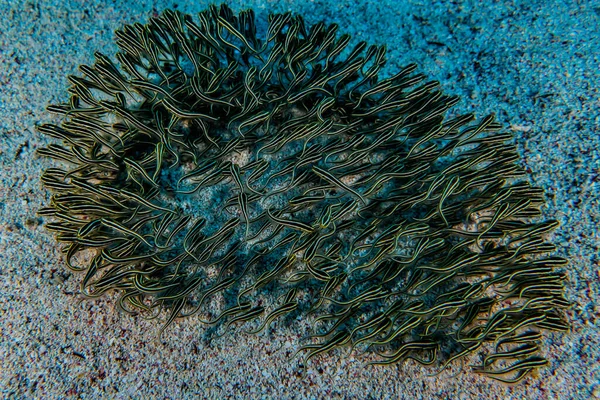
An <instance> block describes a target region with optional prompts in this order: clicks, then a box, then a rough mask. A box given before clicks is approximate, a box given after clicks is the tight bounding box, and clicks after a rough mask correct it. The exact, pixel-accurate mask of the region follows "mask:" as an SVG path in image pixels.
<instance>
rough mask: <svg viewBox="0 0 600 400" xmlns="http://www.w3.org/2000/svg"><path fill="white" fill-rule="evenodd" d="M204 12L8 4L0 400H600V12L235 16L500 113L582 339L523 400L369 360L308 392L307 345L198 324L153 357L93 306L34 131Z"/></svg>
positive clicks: (334, 372) (278, 333)
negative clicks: (278, 25)
mask: <svg viewBox="0 0 600 400" xmlns="http://www.w3.org/2000/svg"><path fill="white" fill-rule="evenodd" d="M176 4H178V9H179V10H180V11H182V12H186V13H192V14H195V13H197V12H198V11H201V10H203V9H205V8H206V7H207V6H208V4H210V3H208V2H206V1H194V2H191V1H190V2H185V1H181V2H179V3H176V2H172V1H163V2H159V1H154V2H153V1H145V0H141V1H135V2H134V1H118V2H116V1H115V2H112V1H64V2H63V1H58V0H55V1H7V0H0V15H1V16H2V18H0V90H1V96H0V135H1V137H2V140H1V145H0V163H1V165H2V169H1V179H0V277H1V279H0V282H1V285H2V286H1V288H0V318H1V319H0V360H2V361H1V362H0V395H1V396H2V397H3V398H43V399H50V398H186V397H201V398H202V397H204V398H218V399H222V398H277V399H279V398H315V399H316V398H394V399H396V398H406V399H438V398H443V399H471V398H486V399H488V398H491V399H494V398H499V399H523V398H527V399H538V398H540V399H546V398H549V399H555V398H557V399H571V398H585V399H589V398H600V333H599V329H598V328H599V324H600V305H599V304H598V296H599V293H600V272H599V271H600V270H599V268H598V267H599V265H598V264H599V251H598V247H599V244H600V240H599V234H598V229H599V227H600V221H599V210H600V204H599V198H600V184H599V182H600V155H599V152H600V150H599V149H600V131H599V124H600V111H599V110H600V94H599V92H598V88H599V87H600V68H599V65H600V59H599V56H598V54H600V39H599V36H600V35H599V32H600V7H599V6H598V4H597V2H594V1H543V0H534V1H529V2H511V1H495V2H490V4H489V5H486V6H481V5H480V2H477V1H454V2H429V1H424V0H423V1H418V0H411V1H407V2H400V1H396V0H383V1H362V0H360V1H348V0H342V1H331V2H327V1H289V0H288V1H264V0H263V1H260V0H256V1H247V2H244V1H230V2H227V4H228V5H229V6H230V7H232V8H233V9H234V11H236V12H237V11H240V10H242V9H245V8H253V9H255V11H256V14H257V19H261V18H262V19H266V16H267V15H268V13H275V12H285V11H292V12H294V13H299V14H301V15H303V16H304V17H305V19H306V21H307V23H309V24H314V23H316V22H319V21H321V20H323V21H325V22H326V23H327V24H329V23H337V24H339V25H340V27H341V28H340V31H341V32H346V33H350V34H351V35H352V36H353V37H354V38H355V40H366V41H367V42H369V43H373V44H386V45H387V48H388V60H389V61H388V64H387V68H388V69H389V70H390V71H395V70H397V69H398V68H400V66H403V65H406V64H409V63H412V62H416V63H417V64H419V72H424V73H425V74H426V75H428V77H429V78H430V79H436V80H439V81H440V82H441V86H442V89H443V90H444V92H446V93H450V94H456V95H459V96H460V97H461V98H462V100H461V102H460V103H459V104H458V106H457V109H458V111H462V112H474V113H476V115H477V116H480V117H481V116H484V115H486V114H488V113H491V112H494V113H496V116H497V118H498V120H499V121H500V122H501V123H502V124H504V126H505V127H506V128H507V129H508V130H511V131H512V132H513V133H514V135H515V143H516V144H517V147H518V150H519V154H520V156H521V159H522V165H523V166H524V168H526V170H527V171H528V172H529V173H530V180H531V182H532V183H533V184H535V185H536V186H539V187H542V188H543V189H544V190H545V192H546V194H547V207H545V208H544V214H545V215H546V217H547V218H555V219H557V220H559V221H560V222H561V227H560V228H558V229H557V230H556V231H555V232H554V234H553V237H552V238H551V241H552V242H553V243H555V244H556V245H557V247H558V251H557V255H559V256H562V257H566V258H568V259H569V260H570V265H569V266H568V268H567V274H568V277H569V281H568V283H567V285H566V293H567V298H568V299H569V300H570V301H572V302H573V308H572V309H571V310H569V312H568V315H569V319H570V321H571V323H572V331H571V332H569V333H566V334H557V333H549V334H545V336H544V342H543V347H544V349H545V355H546V356H547V358H548V359H549V361H550V366H549V367H548V368H545V369H542V370H541V371H540V373H539V374H538V375H537V376H532V377H529V378H528V379H526V380H525V381H523V382H521V383H520V384H518V385H515V386H507V385H503V384H500V383H498V382H495V381H492V380H489V379H486V378H484V377H480V376H477V375H475V374H472V373H469V372H468V367H467V366H466V364H468V363H465V368H461V366H460V364H457V365H454V366H453V367H451V368H449V369H448V370H447V371H445V372H443V373H442V374H440V375H438V376H429V375H430V374H431V373H432V372H433V370H432V369H428V368H424V367H421V366H418V365H415V364H414V363H406V364H401V365H397V366H392V367H380V368H376V367H368V368H365V366H364V364H365V360H364V358H363V357H360V356H357V355H356V354H352V355H351V356H348V357H346V356H345V354H340V353H338V354H333V355H331V354H330V355H327V356H319V357H316V358H315V359H314V360H313V361H312V363H311V364H310V368H309V369H308V371H307V373H306V374H305V375H301V374H300V373H299V372H298V368H297V365H296V364H297V363H295V362H294V361H292V362H290V361H289V360H288V356H289V354H291V353H293V352H294V351H295V350H296V348H297V345H298V343H299V340H298V339H299V338H300V337H302V336H304V334H305V332H306V330H307V329H308V328H309V327H310V321H309V320H306V321H299V322H298V324H295V325H294V328H293V329H291V328H287V327H285V326H280V324H277V323H275V326H276V329H275V331H274V333H269V332H263V333H262V334H260V335H256V336H254V335H247V334H244V333H243V332H241V331H240V330H237V331H232V332H230V333H228V334H226V335H224V336H223V337H221V338H219V339H215V340H212V341H210V342H208V341H206V340H205V339H204V337H205V328H204V327H203V326H202V325H201V324H199V323H198V322H197V321H194V319H193V318H191V319H187V320H183V321H177V322H176V324H175V325H174V326H173V327H172V328H171V329H170V330H169V331H168V334H167V335H165V337H164V339H165V340H164V343H157V342H156V341H155V340H154V339H155V333H156V331H157V330H158V327H159V326H160V325H159V324H160V322H161V321H158V322H156V321H154V322H152V321H145V320H143V319H141V318H135V317H131V316H128V315H124V314H122V313H120V312H119V311H118V310H117V307H116V305H115V298H116V297H115V296H114V295H113V296H107V297H104V298H101V299H98V300H84V301H80V300H81V296H80V295H78V294H77V292H78V290H79V286H78V285H79V282H80V280H81V278H82V277H81V276H79V275H73V274H71V273H69V272H68V271H67V269H66V268H65V265H64V260H63V257H62V255H61V253H60V251H59V249H58V247H57V244H56V242H55V240H54V239H53V237H52V235H51V234H50V233H48V232H47V231H46V230H45V229H44V227H43V222H42V220H41V219H40V218H38V217H37V216H36V211H37V209H39V208H40V207H41V206H42V205H43V204H45V203H46V202H47V201H48V198H49V194H48V193H47V192H46V191H45V190H43V189H42V187H41V184H40V181H39V178H40V175H41V173H42V171H43V170H44V169H46V168H48V167H49V165H50V162H49V161H48V160H45V159H41V158H39V157H38V156H37V155H36V154H35V150H36V149H38V148H40V147H43V146H44V145H46V144H47V143H48V139H47V138H46V137H43V136H42V135H41V134H39V133H37V132H36V130H35V126H36V125H37V124H40V123H42V122H51V121H52V118H54V117H52V116H50V115H49V114H48V113H46V111H45V106H46V105H47V104H48V103H58V102H62V101H66V100H67V98H68V97H67V93H66V88H67V86H68V82H67V75H69V74H75V73H77V67H78V66H79V65H80V64H91V63H93V53H94V51H96V50H101V51H102V52H104V53H106V54H109V55H112V54H114V52H115V51H116V47H115V45H114V42H113V39H114V38H113V31H114V30H115V29H117V28H119V27H120V26H122V25H123V24H129V23H133V22H136V21H140V22H145V21H147V20H148V18H149V17H151V16H153V15H156V14H157V13H160V12H161V11H162V10H164V9H166V8H174V7H175V5H176Z"/></svg>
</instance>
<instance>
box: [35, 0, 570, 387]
mask: <svg viewBox="0 0 600 400" xmlns="http://www.w3.org/2000/svg"><path fill="white" fill-rule="evenodd" d="M116 37H117V45H118V47H119V52H118V53H117V55H116V62H114V61H112V60H111V59H109V58H108V57H107V56H105V55H103V54H101V53H96V55H95V56H96V61H95V63H94V65H92V66H87V65H83V66H81V67H80V71H81V76H70V77H69V82H70V83H71V86H70V88H69V94H70V99H69V101H68V102H67V103H64V104H59V105H53V106H50V107H48V109H49V110H50V111H51V112H54V113H57V114H60V115H61V117H62V121H61V122H60V124H57V125H55V124H45V125H41V126H40V127H39V131H40V132H43V133H44V134H47V135H49V136H50V137H52V138H55V139H58V142H59V144H50V145H49V146H48V147H46V148H44V149H42V150H40V151H39V153H40V154H41V155H43V156H47V157H51V158H53V159H55V160H58V161H60V162H61V163H60V167H55V168H49V169H48V170H46V171H45V173H44V174H43V177H42V181H43V184H44V185H45V186H46V187H47V188H49V189H50V190H52V192H53V195H52V198H51V201H50V204H49V206H48V207H45V208H43V209H41V210H40V214H41V215H43V216H47V217H49V218H50V220H51V222H48V223H47V224H46V226H47V228H48V229H49V230H51V231H53V232H54V233H55V234H56V237H57V239H58V241H59V242H60V243H62V244H63V251H64V253H65V256H66V263H67V265H68V267H69V268H70V269H72V270H74V271H83V272H84V274H85V277H84V278H83V282H82V289H81V290H82V292H83V293H84V294H85V295H86V296H89V297H96V296H101V295H103V294H104V293H106V292H107V291H109V290H115V291H117V292H118V293H119V294H120V297H119V305H120V307H121V308H122V309H123V310H125V311H126V312H129V313H136V314H141V315H143V316H145V317H147V318H156V317H158V316H159V315H161V311H164V310H167V311H168V319H167V322H166V324H165V325H164V327H163V330H164V329H165V328H166V327H167V326H168V325H169V324H171V323H172V322H173V321H174V320H175V319H176V318H181V317H186V316H192V315H195V314H197V315H198V317H197V318H198V319H199V320H200V321H202V322H204V323H207V324H216V325H217V326H218V327H219V329H221V330H222V331H223V332H224V331H226V330H227V329H229V328H231V327H233V326H241V325H242V324H243V323H246V324H247V325H246V326H247V327H250V328H248V329H251V332H254V333H257V332H261V331H262V330H264V329H268V328H270V327H271V326H273V325H274V324H275V323H277V321H279V322H280V323H281V322H282V321H288V322H289V321H291V320H293V319H295V318H297V317H298V316H301V315H307V314H312V315H314V316H315V317H314V321H315V326H314V332H313V335H312V336H311V340H310V342H309V343H306V344H304V345H303V346H302V347H300V349H299V351H298V354H301V355H302V356H303V361H304V363H306V362H308V361H309V360H310V359H311V358H312V357H314V356H316V355H319V354H322V353H325V352H328V351H330V350H332V349H336V348H339V347H345V348H346V349H361V350H364V351H369V352H371V354H373V352H374V353H376V355H377V356H376V357H377V359H376V361H375V362H373V364H393V363H397V362H400V361H404V360H407V359H411V360H414V361H417V362H419V363H422V364H427V365H429V364H435V365H437V366H438V370H443V369H444V368H445V367H446V366H447V365H448V364H449V363H451V362H452V361H454V360H456V359H459V358H462V357H465V356H467V355H469V354H471V353H474V352H477V354H482V355H481V356H480V358H478V357H472V358H471V360H474V362H475V363H479V365H475V366H473V367H472V368H473V371H475V372H476V373H480V374H485V375H488V376H490V377H493V378H496V379H499V380H503V381H507V382H516V381H519V380H520V379H522V378H523V377H525V376H526V375H528V374H529V373H530V372H532V371H535V370H536V369H537V368H540V367H542V366H544V365H545V364H547V361H546V360H545V359H544V358H543V357H542V356H541V355H540V349H539V345H540V343H541V337H542V336H541V332H542V331H543V330H554V331H564V330H567V329H568V323H567V322H566V320H565V315H564V309H565V308H566V307H568V306H569V303H568V302H567V300H566V299H565V297H564V288H563V282H564V280H565V275H564V273H562V272H560V267H563V266H564V265H565V263H566V261H565V260H563V259H560V258H557V257H552V256H548V254H549V253H551V252H553V251H554V249H555V248H554V246H553V245H552V244H549V243H546V242H545V241H544V239H543V238H544V236H545V235H546V234H547V233H548V232H550V231H552V230H553V229H554V228H555V227H556V226H557V222H555V221H549V222H535V219H536V217H539V216H540V215H541V213H540V206H542V204H543V193H542V191H541V190H540V189H538V188H535V187H532V186H531V185H530V184H529V183H527V182H526V181H525V180H524V179H522V177H523V176H524V172H523V170H522V169H521V168H520V167H519V166H518V164H517V159H518V157H517V154H516V151H515V149H514V147H513V146H512V145H510V144H509V143H508V142H509V141H510V139H511V135H510V134H509V133H504V132H502V131H501V127H500V126H499V124H498V123H497V122H495V121H494V118H493V116H488V117H485V118H483V119H481V120H477V121H476V120H475V118H474V116H473V115H470V114H467V115H452V116H447V115H446V114H449V113H448V110H449V109H450V108H451V107H452V106H453V105H454V104H455V103H456V102H457V99H456V98H455V97H452V96H447V95H444V94H443V93H441V92H440V91H439V89H438V83H437V82H427V81H425V78H424V76H423V75H421V74H416V73H415V72H414V71H415V69H416V66H415V65H409V66H407V67H405V68H404V69H402V70H401V71H399V72H398V73H396V74H395V75H390V76H388V77H386V78H382V77H380V76H379V75H380V73H381V72H382V69H383V67H384V65H385V63H386V58H385V54H386V49H385V47H381V46H368V45H367V44H366V43H364V42H360V43H358V44H356V45H355V46H353V47H349V43H350V40H351V39H350V37H349V36H348V35H341V34H338V27H337V26H336V25H330V26H326V25H325V24H323V23H318V24H316V25H314V26H312V27H307V26H306V25H305V23H304V21H303V19H302V18H301V17H299V16H295V15H292V14H289V13H287V14H278V15H270V16H269V20H268V27H267V28H266V32H263V33H260V34H257V29H256V26H255V18H254V13H253V12H252V11H250V10H249V11H243V12H241V13H239V14H238V15H234V14H233V12H232V11H231V10H230V9H229V8H228V7H227V6H221V7H215V6H213V7H210V8H209V9H208V10H206V11H204V12H202V13H200V14H199V15H198V18H197V19H194V18H192V17H190V16H189V15H184V14H181V13H179V12H176V11H166V12H164V13H163V14H162V15H160V16H159V17H156V18H151V19H150V22H149V23H148V24H147V25H143V24H134V25H131V26H125V27H124V28H122V29H121V30H118V31H117V32H116ZM384 72H385V71H384ZM86 257H87V258H86ZM557 268H558V270H557ZM251 321H252V322H251ZM163 330H161V333H162V331H163Z"/></svg>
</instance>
